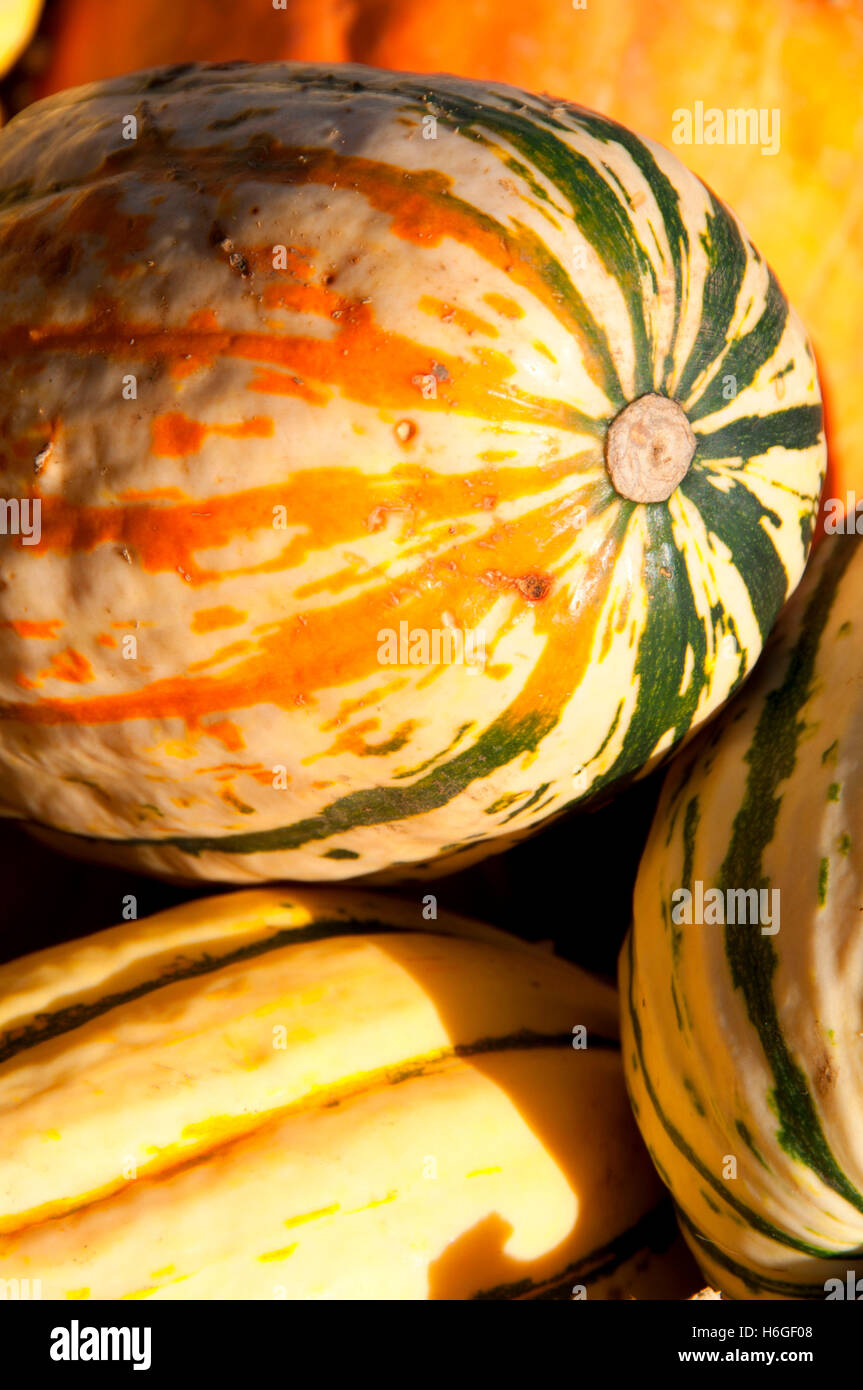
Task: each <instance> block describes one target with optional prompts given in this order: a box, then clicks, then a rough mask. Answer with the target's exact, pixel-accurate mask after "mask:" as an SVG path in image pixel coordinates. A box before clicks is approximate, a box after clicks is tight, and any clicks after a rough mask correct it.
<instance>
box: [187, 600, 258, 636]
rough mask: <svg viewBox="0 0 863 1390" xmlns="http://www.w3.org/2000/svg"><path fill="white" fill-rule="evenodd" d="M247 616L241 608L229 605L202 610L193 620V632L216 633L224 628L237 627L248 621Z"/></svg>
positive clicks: (224, 604)
mask: <svg viewBox="0 0 863 1390" xmlns="http://www.w3.org/2000/svg"><path fill="white" fill-rule="evenodd" d="M246 616H247V615H246V614H245V613H241V612H240V610H239V608H231V607H230V605H229V604H227V603H223V604H220V605H219V606H218V607H216V608H200V609H199V610H198V612H197V613H196V614H195V615H194V617H193V618H192V631H193V632H215V631H216V630H217V629H219V628H223V627H237V626H238V625H239V624H240V623H243V622H245V621H246Z"/></svg>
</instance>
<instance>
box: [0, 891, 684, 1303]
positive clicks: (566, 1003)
mask: <svg viewBox="0 0 863 1390" xmlns="http://www.w3.org/2000/svg"><path fill="white" fill-rule="evenodd" d="M423 926H425V927H427V928H428V930H426V931H423V930H418V928H422V927H423ZM579 1025H581V1026H582V1027H583V1028H584V1029H586V1038H587V1045H586V1047H583V1048H575V1047H574V1046H573V1029H574V1028H575V1027H578V1026H579ZM672 1241H673V1219H670V1217H669V1213H668V1210H667V1208H666V1205H665V1203H664V1201H663V1200H662V1188H661V1185H660V1184H659V1182H658V1180H657V1179H656V1177H655V1175H654V1173H653V1171H652V1169H651V1166H650V1162H649V1159H648V1157H647V1155H646V1153H645V1152H644V1150H643V1147H642V1145H641V1142H640V1140H639V1137H638V1133H637V1130H636V1128H635V1125H634V1123H633V1121H632V1116H631V1113H630V1110H629V1106H628V1102H627V1099H626V1094H625V1090H624V1086H623V1076H622V1067H621V1061H620V1053H619V1045H618V1043H617V1010H616V997H615V993H614V990H613V989H612V988H611V987H610V986H608V985H606V984H603V983H600V982H598V981H596V980H593V979H591V978H590V977H589V976H587V975H585V974H584V973H583V972H581V971H579V970H577V969H576V968H575V967H573V966H570V965H567V964H566V963H565V962H563V961H560V960H557V959H555V958H554V957H552V956H551V955H549V954H547V953H545V952H543V951H541V950H538V949H536V948H531V947H527V946H525V945H524V943H522V942H519V941H517V940H514V939H513V938H511V937H507V936H505V935H504V934H503V933H500V932H496V931H493V930H492V929H490V928H484V927H482V926H479V925H478V924H476V923H471V922H467V921H464V920H463V919H459V918H453V917H443V916H442V917H441V918H440V920H438V921H435V922H428V923H423V921H422V918H421V914H420V909H419V906H418V905H417V906H411V905H407V904H400V903H397V902H393V901H392V900H389V899H384V898H380V897H379V898H374V897H372V898H367V897H359V896H352V897H345V896H344V895H341V896H340V895H339V894H338V892H333V891H329V892H326V891H321V890H318V891H317V892H316V893H315V892H311V893H310V892H308V891H306V892H301V893H299V894H293V893H292V894H288V893H287V890H281V891H279V890H276V889H272V890H258V891H255V892H247V893H241V894H232V895H229V896H227V897H221V898H217V899H211V900H206V899H205V900H202V901H197V902H195V903H192V904H190V905H189V906H187V907H184V908H180V909H175V910H173V911H170V912H166V913H162V914H160V915H158V916H156V917H153V918H150V919H149V920H146V921H142V922H130V923H126V924H125V925H123V926H121V927H117V928H115V929H112V930H110V931H107V932H102V933H98V934H97V935H95V936H91V937H88V938H85V939H84V940H81V941H77V942H74V943H72V944H70V945H67V946H62V947H57V948H53V949H51V950H49V951H45V952H42V953H39V954H36V955H33V956H30V957H25V958H24V959H23V960H20V961H16V962H14V963H12V964H11V965H7V966H4V967H2V968H0V1279H5V1280H15V1279H17V1280H23V1279H29V1280H31V1281H33V1280H37V1279H38V1280H39V1281H40V1282H41V1291H42V1297H43V1298H52V1299H53V1298H56V1299H63V1298H72V1299H86V1298H93V1299H118V1298H155V1299H157V1300H158V1299H196V1298H240V1299H269V1298H276V1299H278V1298H289V1299H309V1298H312V1299H313V1298H339V1299H343V1298H387V1299H400V1300H401V1299H406V1298H407V1299H424V1298H459V1299H461V1298H470V1297H490V1298H520V1297H557V1298H568V1297H570V1296H571V1293H572V1290H573V1288H574V1286H576V1285H580V1286H582V1291H583V1295H586V1296H587V1297H589V1298H615V1297H617V1298H620V1297H626V1296H642V1297H651V1296H667V1297H672V1296H681V1295H684V1294H685V1293H688V1292H690V1291H691V1287H692V1286H693V1285H692V1283H691V1280H690V1268H689V1263H688V1259H687V1257H686V1254H685V1250H684V1258H683V1260H682V1261H681V1259H680V1249H678V1250H677V1252H676V1255H674V1256H670V1257H665V1259H663V1257H662V1255H661V1254H659V1253H657V1252H661V1251H662V1250H664V1249H665V1248H667V1247H668V1246H669V1244H670V1243H671V1242H672ZM688 1280H689V1283H688V1284H687V1281H688Z"/></svg>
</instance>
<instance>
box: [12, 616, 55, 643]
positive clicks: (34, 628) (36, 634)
mask: <svg viewBox="0 0 863 1390" xmlns="http://www.w3.org/2000/svg"><path fill="white" fill-rule="evenodd" d="M62 626H63V622H62V619H60V618H50V619H48V621H47V622H43V623H38V622H32V621H30V620H29V619H27V618H21V619H17V620H16V619H11V620H7V621H6V622H2V623H0V628H8V629H10V630H11V631H12V632H14V633H15V635H16V637H24V638H28V637H32V638H35V639H36V640H38V641H40V642H52V641H53V640H54V639H55V637H56V636H57V629H58V628H60V627H62Z"/></svg>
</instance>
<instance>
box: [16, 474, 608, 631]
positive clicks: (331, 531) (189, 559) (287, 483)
mask: <svg viewBox="0 0 863 1390" xmlns="http://www.w3.org/2000/svg"><path fill="white" fill-rule="evenodd" d="M586 461H587V458H586V456H585V455H576V456H574V457H572V458H566V459H561V460H556V461H555V462H554V463H552V464H547V465H537V466H531V467H525V468H518V467H512V468H484V469H482V470H480V471H478V472H476V473H466V474H454V475H445V474H436V473H431V472H429V471H428V470H426V469H423V468H422V467H420V466H418V465H415V464H400V465H398V466H397V467H396V468H394V469H393V470H392V471H391V472H390V473H388V474H384V475H381V476H375V475H373V474H364V473H361V472H360V471H359V470H358V469H348V468H320V469H310V470H302V471H298V472H295V473H291V474H288V475H287V476H286V477H285V480H284V482H281V483H272V484H269V485H267V486H265V487H260V488H250V489H248V490H246V491H243V492H234V493H226V494H224V495H223V496H216V497H207V498H202V499H199V500H196V501H190V502H188V503H184V504H182V505H180V506H151V505H148V504H146V503H145V504H136V505H131V506H123V505H117V504H114V505H113V506H106V507H93V506H78V505H77V504H75V503H72V502H69V501H67V500H66V499H65V498H62V497H56V496H52V495H49V496H45V497H42V498H41V502H42V532H41V538H40V541H39V544H38V545H36V546H32V547H30V549H32V550H33V551H34V552H43V553H44V552H46V551H53V552H56V553H59V554H64V555H68V554H72V553H75V552H78V553H82V552H87V551H91V550H94V549H96V547H97V546H100V545H109V544H114V545H117V546H125V547H126V548H127V550H128V551H129V552H130V554H131V555H132V556H133V557H134V560H135V562H136V563H137V564H140V565H141V566H142V567H143V568H144V569H145V570H146V571H147V572H148V573H158V572H160V571H161V572H168V573H171V572H175V571H177V569H178V568H179V569H181V570H182V571H183V572H184V573H185V574H188V575H189V578H190V582H191V583H192V584H203V583H207V582H211V581H212V580H214V579H222V578H225V577H227V573H228V572H226V571H225V570H216V569H204V568H202V567H199V565H198V563H197V561H196V559H195V556H196V555H197V554H198V552H200V551H211V550H218V549H220V548H221V547H223V546H226V545H228V544H229V543H230V542H231V541H232V540H233V539H234V538H235V537H237V536H248V535H251V534H253V533H254V532H255V531H261V530H267V531H269V532H271V533H272V531H273V523H274V519H275V517H274V510H273V509H274V508H275V507H284V508H285V512H286V515H287V518H288V521H289V525H290V527H291V529H293V528H295V527H296V528H299V534H296V535H293V536H292V537H291V538H290V540H288V541H286V544H285V546H284V547H283V549H281V550H280V552H279V554H278V555H277V556H276V557H274V558H272V559H269V560H263V561H261V562H259V563H258V564H256V565H253V566H246V567H244V568H243V569H239V570H234V571H230V573H231V574H237V575H238V574H250V573H256V572H257V573H261V572H266V571H274V570H282V569H288V568H290V567H291V566H293V565H297V564H300V563H301V562H302V561H303V559H304V558H305V557H306V555H307V554H308V553H309V552H310V551H312V550H320V549H326V548H329V547H331V546H333V545H335V544H337V543H338V544H344V543H346V542H350V541H355V540H357V539H359V538H361V537H363V536H366V535H368V534H369V532H370V531H371V530H374V529H376V522H375V518H378V519H380V518H381V517H385V515H386V514H387V513H389V512H393V513H397V514H399V515H400V516H402V517H403V532H404V534H405V535H406V536H409V535H411V534H413V533H414V531H415V530H416V529H417V528H419V527H423V528H425V527H429V526H431V525H434V524H435V523H437V524H440V525H444V524H446V523H447V522H451V521H452V518H453V517H455V516H461V515H464V514H468V515H470V514H474V513H480V514H481V513H483V512H487V511H488V510H489V500H488V499H489V498H494V504H495V505H496V504H498V503H500V502H503V501H506V500H513V499H518V498H521V497H527V496H530V495H532V494H534V493H538V492H541V491H543V490H544V489H546V488H548V487H551V486H553V485H554V484H555V483H556V482H558V481H559V480H560V479H562V478H565V477H568V476H572V475H577V474H578V473H579V472H580V471H582V470H583V469H584V467H585V463H586ZM334 497H337V498H338V506H333V498H334ZM13 539H14V538H13ZM363 577H366V576H363ZM184 582H185V581H184ZM114 626H115V627H116V626H121V627H125V626H128V624H116V623H115V624H114Z"/></svg>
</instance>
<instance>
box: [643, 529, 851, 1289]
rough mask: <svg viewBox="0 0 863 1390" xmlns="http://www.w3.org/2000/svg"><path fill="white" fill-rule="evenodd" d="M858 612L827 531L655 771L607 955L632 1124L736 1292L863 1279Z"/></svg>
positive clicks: (704, 1253)
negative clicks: (615, 972)
mask: <svg viewBox="0 0 863 1390" xmlns="http://www.w3.org/2000/svg"><path fill="white" fill-rule="evenodd" d="M861 607H863V549H861V546H860V542H859V540H858V539H857V538H852V537H846V536H843V537H841V538H836V539H829V540H826V541H825V542H824V543H823V544H822V546H821V547H820V549H819V552H818V554H817V556H816V558H815V560H814V561H813V564H812V567H811V569H810V571H809V573H808V574H807V576H806V579H805V580H804V583H803V584H802V585H801V588H800V590H799V592H798V593H797V594H796V596H795V598H794V600H793V601H792V603H791V604H790V605H789V607H788V609H787V611H786V613H785V614H783V617H782V618H781V619H780V623H779V626H778V628H777V633H776V640H775V642H773V641H772V642H771V648H770V650H769V652H768V653H766V654H765V656H764V658H763V661H762V663H761V665H760V666H759V668H758V670H757V671H756V673H755V675H754V676H753V678H752V680H751V681H750V682H749V684H747V686H746V688H745V690H744V692H743V693H742V695H741V696H740V697H739V699H738V700H737V702H735V704H733V705H732V706H731V707H730V709H729V710H728V712H727V715H724V716H723V717H722V719H721V721H720V722H719V723H718V725H716V726H714V729H712V730H710V731H709V732H708V733H705V734H704V735H703V736H702V737H701V739H700V740H699V741H698V742H697V744H695V745H694V746H693V748H692V749H691V751H689V752H688V753H686V754H682V755H681V757H680V758H679V760H678V761H677V762H676V763H675V764H674V766H673V767H672V769H671V771H670V772H669V775H668V778H667V780H666V784H665V787H664V789H663V793H662V798H661V801H660V804H659V807H658V810H657V814H656V821H655V823H654V825H653V827H652V830H651V834H650V838H649V841H648V844H647V848H646V850H645V854H644V858H643V861H642V864H641V868H640V871H639V877H638V882H637V886H636V891H635V913H634V926H633V929H632V933H631V936H630V938H629V940H628V943H627V944H626V945H625V946H624V948H623V952H622V955H621V993H622V1004H623V1040H624V1052H625V1056H626V1066H627V1081H628V1085H629V1088H630V1092H631V1095H632V1099H633V1101H634V1104H635V1108H636V1114H637V1117H638V1121H639V1124H640V1126H641V1131H642V1134H643V1136H644V1138H645V1140H646V1142H647V1144H648V1146H649V1148H650V1150H651V1153H652V1154H653V1157H654V1159H655V1162H656V1165H657V1168H658V1170H659V1173H660V1174H661V1176H662V1177H663V1178H664V1180H665V1181H666V1183H667V1184H668V1186H669V1187H670V1189H671V1192H672V1193H673V1195H674V1198H675V1200H676V1202H677V1203H678V1206H679V1208H680V1210H681V1213H682V1217H683V1223H684V1230H685V1232H686V1233H687V1235H688V1238H689V1240H690V1242H691V1244H692V1248H693V1250H694V1251H695V1254H696V1256H697V1258H698V1260H699V1262H700V1264H701V1266H702V1268H703V1270H704V1272H705V1274H706V1276H707V1278H708V1280H709V1281H710V1283H711V1284H713V1285H715V1286H716V1287H717V1288H720V1289H722V1291H723V1292H724V1293H726V1294H728V1295H729V1296H731V1297H735V1298H767V1299H773V1298H780V1299H783V1298H784V1299H823V1298H825V1297H834V1298H836V1297H840V1298H841V1297H848V1296H849V1295H848V1292H847V1290H848V1288H849V1283H848V1271H849V1270H850V1271H851V1272H852V1281H853V1284H854V1286H855V1287H856V1280H857V1279H858V1278H860V1277H861V1276H863V1253H861V1252H863V1126H861V1122H860V1117H861V1107H863V1043H861V1038H863V1031H861V1030H863V1015H861V998H863V918H861V912H863V907H861V903H863V897H861V887H860V885H861V881H863V839H861V836H860V833H859V832H860V813H861V786H860V768H861V763H863V710H861V703H860V698H859V691H860V689H861V687H863V643H861V640H860V639H861V630H860V629H861V619H860V613H861ZM699 885H700V886H699ZM680 890H686V891H688V892H689V893H691V894H692V895H693V897H692V903H693V910H692V911H691V914H690V915H691V916H692V919H693V920H692V922H691V923H687V921H686V917H685V915H684V912H685V908H686V899H684V898H683V897H682V896H677V897H675V896H673V895H675V894H679V893H680ZM735 890H745V891H750V890H757V893H758V895H759V897H758V902H757V905H756V902H755V898H754V895H753V896H751V897H750V898H749V899H748V900H746V901H745V902H744V900H743V899H742V898H741V897H740V896H739V893H738V896H736V897H734V898H733V899H732V898H731V897H730V896H729V894H730V893H732V892H734V891H735ZM708 894H720V895H721V897H720V896H713V897H711V898H708V897H707V895H708ZM698 896H700V897H701V899H702V901H703V903H704V907H703V910H702V911H701V912H700V913H699V912H698V911H696V910H695V904H696V902H697V899H698ZM756 907H757V913H756ZM741 909H744V910H741ZM732 911H733V917H734V922H733V923H732V920H731V919H732ZM675 913H676V916H675ZM699 917H701V918H703V925H699V924H698V920H699ZM753 919H755V920H753ZM830 1281H835V1282H830ZM860 1291H863V1282H861V1284H860V1285H859V1290H858V1292H857V1294H856V1295H855V1294H852V1295H851V1296H856V1297H859V1292H860Z"/></svg>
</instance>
